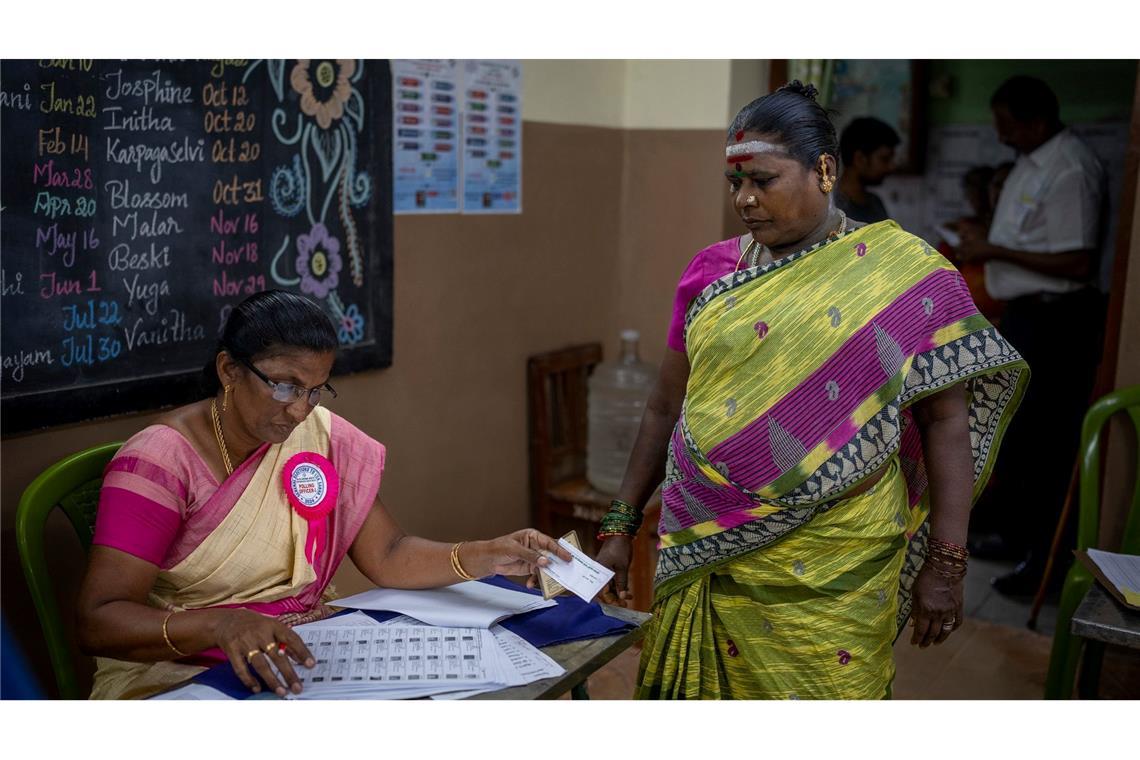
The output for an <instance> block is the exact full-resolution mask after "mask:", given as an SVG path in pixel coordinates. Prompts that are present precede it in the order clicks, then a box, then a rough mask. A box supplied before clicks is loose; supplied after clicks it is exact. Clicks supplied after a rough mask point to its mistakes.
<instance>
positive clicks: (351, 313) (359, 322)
mask: <svg viewBox="0 0 1140 760" xmlns="http://www.w3.org/2000/svg"><path fill="white" fill-rule="evenodd" d="M336 337H337V339H338V340H339V341H340V342H341V343H342V344H344V345H352V344H353V343H359V342H360V341H362V340H364V315H363V314H361V313H360V309H358V308H356V304H349V306H348V308H347V309H345V310H344V313H343V314H341V317H340V325H339V326H338V327H337V329H336Z"/></svg>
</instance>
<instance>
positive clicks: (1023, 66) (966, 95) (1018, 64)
mask: <svg viewBox="0 0 1140 760" xmlns="http://www.w3.org/2000/svg"><path fill="white" fill-rule="evenodd" d="M1136 65H1137V62H1136V61H1135V60H1102V61H1086V60H1080V61H1078V60H1068V61H1066V60H1059V61H1016V60H1012V61H986V60H957V61H931V62H930V78H931V82H932V84H933V83H936V82H937V81H938V80H939V78H940V77H949V84H950V97H949V98H945V97H939V96H936V95H935V94H933V93H932V94H931V97H930V114H929V116H930V123H931V125H933V126H941V125H946V124H978V123H988V122H989V121H990V120H991V118H992V117H991V114H990V96H991V95H993V92H994V90H996V89H997V87H998V85H1000V84H1001V83H1002V82H1003V81H1004V80H1005V79H1006V78H1007V77H1010V76H1013V75H1014V74H1029V75H1030V76H1036V77H1040V78H1041V79H1044V80H1045V81H1046V82H1048V83H1049V85H1050V86H1051V87H1052V88H1053V91H1054V92H1056V93H1057V98H1058V100H1060V102H1061V119H1062V121H1065V122H1067V123H1072V122H1090V121H1128V120H1129V119H1130V118H1131V113H1132V100H1133V96H1134V93H1135V86H1136Z"/></svg>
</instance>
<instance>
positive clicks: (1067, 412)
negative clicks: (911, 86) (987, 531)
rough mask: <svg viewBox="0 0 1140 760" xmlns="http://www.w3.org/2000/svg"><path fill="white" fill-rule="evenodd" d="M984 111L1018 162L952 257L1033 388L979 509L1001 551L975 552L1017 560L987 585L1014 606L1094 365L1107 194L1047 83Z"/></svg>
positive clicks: (1004, 93)
mask: <svg viewBox="0 0 1140 760" xmlns="http://www.w3.org/2000/svg"><path fill="white" fill-rule="evenodd" d="M990 107H991V110H992V111H993V116H994V124H995V127H996V128H997V132H998V139H1000V140H1001V142H1002V143H1003V144H1005V145H1008V146H1010V147H1011V148H1013V149H1014V150H1016V151H1017V154H1018V157H1017V162H1016V163H1015V164H1014V167H1013V169H1012V171H1011V172H1010V174H1009V178H1008V179H1007V180H1006V182H1005V185H1004V187H1003V188H1002V191H1001V196H1000V197H999V199H998V203H997V208H996V209H995V210H994V218H993V223H992V225H991V226H990V229H989V232H988V235H987V237H985V238H982V237H980V236H976V237H974V238H973V239H963V241H962V245H961V247H960V248H959V249H958V251H957V255H958V258H959V260H961V261H964V262H969V261H983V262H985V274H986V277H985V280H986V290H987V291H989V294H990V295H991V296H993V297H994V298H996V299H999V300H1003V301H1006V302H1007V303H1006V307H1005V312H1004V314H1003V316H1002V319H1001V325H1000V329H1001V332H1002V334H1003V335H1004V336H1005V337H1006V338H1007V339H1008V340H1009V341H1010V343H1012V344H1013V345H1014V347H1016V348H1017V350H1018V351H1020V352H1021V353H1022V355H1023V356H1024V357H1025V359H1026V361H1027V362H1029V368H1030V373H1031V375H1030V378H1031V379H1030V383H1029V389H1028V391H1027V393H1026V396H1025V399H1024V400H1023V401H1022V404H1021V409H1020V411H1018V413H1017V414H1016V415H1015V416H1014V419H1013V422H1012V424H1011V425H1010V428H1009V431H1008V433H1007V435H1006V439H1005V443H1004V444H1003V445H1002V452H1001V456H999V457H998V463H997V470H996V472H995V480H996V483H995V485H996V490H995V492H994V493H992V494H989V495H988V497H989V498H987V499H986V500H985V504H984V508H985V509H986V510H987V511H989V512H991V513H992V514H991V517H993V518H996V522H995V524H996V525H997V527H998V529H999V534H1000V537H1001V539H1002V543H1003V544H1004V547H1000V546H998V547H995V546H993V544H991V545H990V546H989V547H984V546H982V545H975V547H974V548H975V550H976V553H979V554H981V553H983V550H984V549H985V548H989V549H991V550H993V549H997V550H999V551H1000V550H1001V549H1002V548H1004V549H1005V550H1007V551H1013V552H1016V553H1018V554H1019V555H1020V556H1023V557H1024V560H1023V561H1022V562H1021V564H1019V565H1018V566H1017V568H1016V569H1015V570H1014V571H1013V572H1012V573H1010V574H1008V575H1004V576H1002V577H1000V578H995V579H994V580H993V585H994V587H995V588H996V589H997V590H998V591H1000V592H1002V593H1003V594H1008V595H1020V594H1031V593H1033V592H1034V591H1035V590H1036V588H1037V586H1038V585H1039V583H1040V581H1041V576H1042V573H1043V572H1044V566H1045V561H1046V558H1047V555H1048V552H1049V547H1050V544H1051V542H1052V538H1053V533H1054V530H1055V528H1056V525H1057V519H1058V517H1059V515H1060V513H1061V508H1062V506H1063V505H1064V499H1065V493H1066V490H1067V486H1068V483H1069V478H1070V476H1071V474H1072V469H1073V461H1074V458H1075V457H1076V451H1077V444H1078V443H1079V440H1080V427H1081V420H1082V418H1083V416H1084V413H1085V411H1086V410H1087V408H1088V405H1089V401H1090V399H1089V395H1090V394H1091V392H1092V387H1093V382H1094V380H1095V377H1096V368H1097V362H1099V360H1100V348H1101V342H1102V340H1103V328H1104V298H1103V296H1102V294H1101V293H1100V291H1099V290H1098V288H1097V286H1096V282H1097V274H1098V264H1099V262H1100V253H1099V252H1100V247H1101V244H1102V242H1103V241H1102V236H1103V234H1104V230H1105V226H1106V225H1105V221H1106V220H1105V218H1104V215H1105V211H1106V200H1107V194H1106V188H1105V171H1104V168H1103V167H1102V166H1101V164H1100V161H1099V160H1098V159H1097V157H1096V156H1095V155H1094V154H1093V152H1092V151H1091V150H1090V149H1089V147H1088V146H1087V145H1085V144H1084V143H1083V142H1082V141H1081V140H1080V138H1078V137H1077V136H1076V135H1074V134H1073V133H1072V132H1071V131H1070V130H1069V129H1067V128H1066V127H1065V125H1064V124H1062V123H1061V119H1060V108H1059V105H1058V103H1057V96H1056V95H1055V94H1054V93H1053V91H1052V90H1051V89H1050V88H1049V85H1047V84H1046V83H1045V82H1043V81H1041V80H1040V79H1036V78H1033V77H1028V76H1015V77H1012V78H1010V79H1008V80H1007V81H1006V82H1004V83H1003V84H1002V85H1001V86H1000V87H998V89H997V91H996V92H994V94H993V97H992V99H991V101H990ZM1069 540H1071V538H1070V539H1069ZM1067 548H1071V547H1064V549H1067ZM1068 555H1069V552H1068V551H1065V550H1063V551H1062V553H1061V557H1062V559H1063V560H1064V559H1065V558H1067V557H1068ZM1055 577H1063V576H1055Z"/></svg>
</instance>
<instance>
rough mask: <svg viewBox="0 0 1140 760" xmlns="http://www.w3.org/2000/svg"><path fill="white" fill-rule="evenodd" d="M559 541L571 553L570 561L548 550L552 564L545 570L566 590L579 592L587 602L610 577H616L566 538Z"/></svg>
mask: <svg viewBox="0 0 1140 760" xmlns="http://www.w3.org/2000/svg"><path fill="white" fill-rule="evenodd" d="M558 543H559V544H561V545H562V548H564V549H565V550H566V551H568V552H569V553H570V561H569V562H567V561H565V560H562V559H559V558H558V556H557V555H555V554H552V553H550V552H547V554H546V556H547V558H549V559H550V564H549V565H547V566H546V567H544V568H543V570H545V571H546V574H547V575H549V576H550V577H551V578H553V579H554V580H556V581H558V582H559V583H560V584H562V586H563V587H565V588H566V590H568V591H570V592H572V593H574V594H577V595H578V596H580V597H581V598H582V599H584V600H586V601H587V602H589V601H591V600H592V599H593V598H594V597H595V596H597V595H598V592H599V591H601V590H602V589H603V588H605V586H606V584H607V583H609V582H610V578H613V577H614V573H613V570H610V569H609V568H607V567H603V566H602V565H599V564H598V563H597V562H595V561H594V560H592V559H590V557H588V556H586V555H585V554H584V553H583V552H582V550H581V549H579V548H578V547H576V546H574V545H573V544H571V543H570V542H569V541H567V540H566V539H564V538H560V539H558Z"/></svg>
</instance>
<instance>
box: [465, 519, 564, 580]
mask: <svg viewBox="0 0 1140 760" xmlns="http://www.w3.org/2000/svg"><path fill="white" fill-rule="evenodd" d="M479 544H481V545H480V546H479V557H478V558H477V559H476V560H475V567H473V568H468V572H474V573H476V574H477V575H478V576H480V577H481V576H484V575H530V574H532V573H535V572H537V569H538V568H539V567H545V566H546V565H549V564H550V560H548V559H547V558H546V557H545V556H544V555H543V552H551V553H552V554H556V555H558V557H560V558H561V559H564V560H567V561H569V560H570V552H568V551H566V550H565V549H563V548H562V547H561V546H560V545H559V544H558V542H557V541H555V540H554V539H553V538H551V537H550V536H547V535H545V534H543V533H540V532H538V531H537V530H535V529H534V528H524V529H523V530H516V531H515V532H514V533H508V534H507V535H505V536H500V537H498V538H492V539H491V540H489V541H480V542H479ZM461 551H462V550H461ZM460 560H461V562H462V563H463V565H464V566H465V567H466V565H467V560H466V559H465V558H464V557H462V556H461V557H460Z"/></svg>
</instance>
